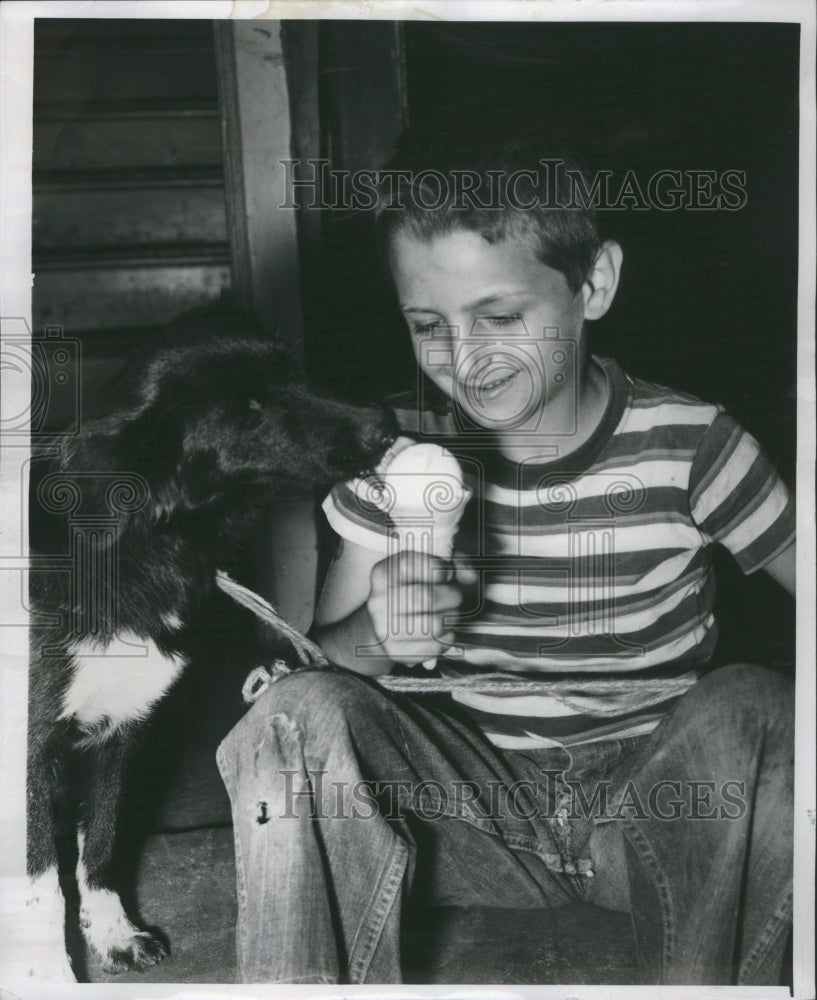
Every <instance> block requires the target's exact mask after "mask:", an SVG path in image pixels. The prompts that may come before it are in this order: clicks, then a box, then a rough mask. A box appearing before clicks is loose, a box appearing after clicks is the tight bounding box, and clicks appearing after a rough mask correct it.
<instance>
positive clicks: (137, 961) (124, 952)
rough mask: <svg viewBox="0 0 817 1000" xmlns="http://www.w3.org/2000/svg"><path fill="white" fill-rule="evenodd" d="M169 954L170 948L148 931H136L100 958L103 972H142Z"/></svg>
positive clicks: (111, 947)
mask: <svg viewBox="0 0 817 1000" xmlns="http://www.w3.org/2000/svg"><path fill="white" fill-rule="evenodd" d="M169 954H170V948H169V947H168V945H167V943H166V942H165V941H163V940H162V939H161V938H160V937H158V936H157V935H156V934H152V933H151V932H150V931H136V933H134V934H133V936H132V937H130V938H129V939H128V940H126V941H121V942H118V943H117V944H115V945H111V946H110V947H109V948H108V949H107V951H106V952H105V953H104V955H103V957H102V968H103V970H104V971H105V972H144V971H145V970H146V969H149V968H150V967H151V966H152V965H158V964H159V962H162V961H164V959H165V958H167V956H168V955H169Z"/></svg>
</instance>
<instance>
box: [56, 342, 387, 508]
mask: <svg viewBox="0 0 817 1000" xmlns="http://www.w3.org/2000/svg"><path fill="white" fill-rule="evenodd" d="M395 433H396V426H395V421H394V417H393V415H392V414H391V412H390V411H389V410H387V409H385V408H380V407H372V408H369V407H356V406H352V405H350V404H347V403H343V402H338V401H336V400H333V399H329V398H326V397H324V396H321V395H318V394H316V393H315V392H313V391H312V390H310V389H309V388H308V386H307V385H306V383H305V382H304V381H303V379H302V378H301V376H300V375H299V373H298V371H297V370H296V368H295V367H294V365H293V364H292V362H291V361H290V360H289V359H288V357H287V356H286V354H285V353H283V352H282V351H281V350H280V349H278V348H277V347H276V346H275V345H273V344H271V343H270V342H269V341H265V340H263V339H260V338H257V337H235V336H233V337H228V338H225V337H217V338H201V339H199V340H198V341H194V342H185V343H183V344H179V345H177V346H172V347H167V348H165V349H163V350H161V351H160V352H159V353H158V354H156V355H155V356H154V357H153V358H152V359H151V360H150V361H149V362H148V363H147V364H146V365H144V367H142V368H141V370H140V371H139V373H138V375H137V377H136V380H135V404H134V405H133V406H132V407H130V408H129V409H128V410H125V411H122V412H119V413H115V414H113V415H112V416H109V417H106V418H105V419H103V420H100V421H97V422H95V423H94V424H91V425H89V426H88V427H86V428H85V430H84V431H83V433H82V434H80V435H79V436H78V437H77V438H75V439H73V440H71V441H69V442H68V443H67V449H66V453H65V455H64V460H63V465H64V467H67V468H71V467H73V468H78V467H80V468H86V469H89V468H90V469H94V468H95V469H97V470H99V471H102V470H113V469H117V470H121V471H131V472H134V473H136V474H137V475H139V476H141V477H142V478H143V479H144V480H145V482H146V483H147V486H148V488H149V491H150V498H151V499H150V505H151V507H152V508H153V510H154V512H155V514H156V516H157V517H161V516H165V517H167V516H172V514H174V513H175V512H177V511H179V510H195V509H201V508H206V507H214V506H219V505H221V504H223V503H224V502H230V500H231V498H234V499H236V500H238V499H241V498H245V499H246V498H252V497H253V496H258V494H259V492H261V493H268V494H270V495H274V494H275V493H276V492H280V491H281V489H282V488H283V489H286V490H288V491H293V490H302V491H303V490H307V489H308V488H310V487H321V488H328V487H329V486H331V485H332V484H333V483H334V482H336V481H338V480H340V479H344V478H348V477H350V476H353V475H357V474H359V473H361V472H363V471H365V470H368V469H371V468H372V467H373V466H374V465H376V464H377V462H378V460H379V459H380V457H381V456H382V454H383V452H384V451H385V450H386V448H387V447H388V446H389V444H390V443H391V442H392V440H393V439H394V436H395Z"/></svg>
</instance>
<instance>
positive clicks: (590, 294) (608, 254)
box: [582, 240, 624, 319]
mask: <svg viewBox="0 0 817 1000" xmlns="http://www.w3.org/2000/svg"><path fill="white" fill-rule="evenodd" d="M623 257H624V252H623V251H622V249H621V247H620V246H619V245H618V243H616V242H615V241H614V240H605V242H604V243H603V244H602V247H601V250H599V252H598V256H597V257H596V261H595V263H594V264H593V269H592V271H591V272H590V274H589V276H588V278H587V281H585V283H584V285H582V295H583V297H584V318H585V319H601V317H602V316H603V315H604V314H605V313H606V312H607V310H608V309H609V308H610V306H611V305H612V303H613V299H614V298H615V296H616V289H617V288H618V279H619V275H620V274H621V261H622V259H623Z"/></svg>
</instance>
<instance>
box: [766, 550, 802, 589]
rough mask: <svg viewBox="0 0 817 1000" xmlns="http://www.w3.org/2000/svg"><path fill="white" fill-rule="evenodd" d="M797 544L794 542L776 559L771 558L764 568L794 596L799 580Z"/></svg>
mask: <svg viewBox="0 0 817 1000" xmlns="http://www.w3.org/2000/svg"><path fill="white" fill-rule="evenodd" d="M795 554H796V545H795V543H794V542H792V543H791V545H789V546H788V547H787V548H785V549H784V550H783V551H782V552H781V553H780V554H779V555H776V556H775V557H774V559H771V560H769V562H767V563H766V565H765V566H764V567H763V569H764V570H765V571H766V572H767V573H768V574H769V576H770V577H771V578H772V579H773V580H776V581H777V583H779V584H780V586H781V587H783V589H784V590H787V591H788V592H789V593H790V594H791V596H792V597H794V595H795V585H796V582H797V563H796V560H795Z"/></svg>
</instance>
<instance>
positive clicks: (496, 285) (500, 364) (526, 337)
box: [391, 230, 584, 432]
mask: <svg viewBox="0 0 817 1000" xmlns="http://www.w3.org/2000/svg"><path fill="white" fill-rule="evenodd" d="M391 265H392V272H393V275H394V280H395V285H396V288H397V294H398V297H399V300H400V306H401V309H402V310H403V315H404V316H405V318H406V322H407V323H408V326H409V330H410V333H411V339H412V345H413V347H414V352H415V355H416V357H417V361H418V363H419V365H420V367H421V368H422V369H423V371H424V372H425V373H426V375H428V377H429V378H430V379H431V380H432V381H433V382H434V383H435V384H436V385H437V386H439V388H440V389H442V390H443V392H445V393H446V395H448V396H449V397H451V398H452V399H454V401H455V402H456V403H457V404H458V405H459V406H460V407H461V409H462V410H463V411H464V412H465V413H466V414H467V415H468V416H469V417H470V418H471V419H472V420H474V421H475V422H476V423H477V424H479V425H480V426H482V427H486V428H490V429H492V430H505V429H508V430H521V431H527V432H535V431H536V430H537V429H541V428H542V427H543V426H544V419H545V409H546V408H547V407H552V406H553V404H554V403H555V401H556V400H557V399H560V398H561V401H562V403H563V404H567V405H568V406H569V405H572V402H573V400H572V399H569V398H568V395H570V396H575V395H576V387H577V385H578V379H579V377H580V374H581V372H580V370H579V365H580V363H581V362H580V359H581V357H582V351H581V346H582V335H583V334H582V324H583V321H584V299H583V296H582V293H581V291H580V292H579V293H577V294H574V293H573V292H571V290H570V288H569V287H568V284H567V280H566V278H565V276H564V275H563V274H561V273H560V272H559V271H555V270H553V268H550V267H548V266H547V265H545V264H542V263H541V262H540V261H539V260H538V258H537V257H536V256H535V254H534V251H533V249H532V248H531V247H529V246H528V245H527V244H526V243H525V242H524V241H522V240H520V239H516V238H509V239H507V240H505V241H503V242H501V243H495V244H490V243H488V242H487V240H485V239H483V237H482V236H480V235H479V233H475V232H471V231H468V230H453V231H452V232H450V233H446V234H444V235H441V236H436V237H434V238H433V239H431V240H430V241H427V240H422V239H416V238H414V237H412V236H410V235H408V234H406V233H397V234H396V235H395V237H394V238H393V241H392V246H391Z"/></svg>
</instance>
